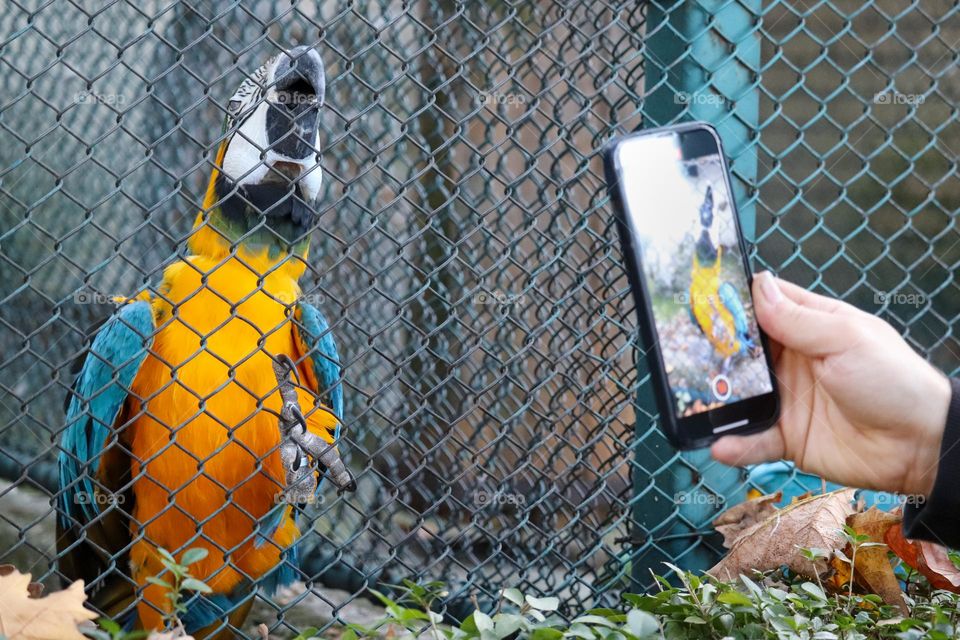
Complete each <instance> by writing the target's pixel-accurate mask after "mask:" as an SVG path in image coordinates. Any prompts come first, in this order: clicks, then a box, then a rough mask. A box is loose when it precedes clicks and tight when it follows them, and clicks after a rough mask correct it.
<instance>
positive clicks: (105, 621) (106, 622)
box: [97, 618, 122, 635]
mask: <svg viewBox="0 0 960 640" xmlns="http://www.w3.org/2000/svg"><path fill="white" fill-rule="evenodd" d="M97 624H98V625H100V628H101V629H103V630H104V631H107V632H108V633H110V634H113V635H115V634H118V633H120V632H121V631H122V629H121V628H120V625H119V624H117V623H116V622H114V621H113V620H111V619H110V618H100V619H99V620H97Z"/></svg>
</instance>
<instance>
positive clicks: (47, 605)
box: [0, 570, 97, 640]
mask: <svg viewBox="0 0 960 640" xmlns="http://www.w3.org/2000/svg"><path fill="white" fill-rule="evenodd" d="M29 589H30V574H23V573H20V572H19V571H16V570H13V571H12V572H10V573H7V574H6V575H2V576H0V602H2V603H3V606H2V607H0V636H2V637H6V638H10V640H86V636H84V635H83V634H82V633H80V631H79V630H78V629H77V624H78V623H81V622H85V621H87V620H93V619H94V618H96V617H97V614H96V613H94V612H93V611H90V610H89V609H85V608H84V606H83V603H84V601H86V599H87V596H86V595H85V594H84V593H83V580H77V581H76V582H74V583H73V584H71V585H70V586H69V587H67V588H66V589H64V590H63V591H55V592H54V593H51V594H49V595H47V596H44V597H42V598H32V597H30V591H29Z"/></svg>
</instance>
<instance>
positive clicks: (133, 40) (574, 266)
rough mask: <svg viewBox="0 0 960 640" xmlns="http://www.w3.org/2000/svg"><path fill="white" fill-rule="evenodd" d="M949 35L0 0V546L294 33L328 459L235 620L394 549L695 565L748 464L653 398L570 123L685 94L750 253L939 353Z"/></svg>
mask: <svg viewBox="0 0 960 640" xmlns="http://www.w3.org/2000/svg"><path fill="white" fill-rule="evenodd" d="M958 44H960V16H958V11H957V9H956V7H955V6H954V5H953V4H952V3H949V2H945V1H941V2H932V1H931V2H916V1H914V2H906V1H894V0H890V1H878V2H852V1H845V0H835V1H832V2H809V3H807V2H802V1H800V0H797V1H796V2H781V1H773V2H761V1H760V0H740V1H739V2H726V1H720V0H702V1H701V2H698V3H661V2H650V3H636V2H619V1H617V0H610V1H608V2H588V3H585V2H548V1H543V2H541V1H532V2H518V3H512V4H507V3H500V2H494V1H493V0H477V1H473V2H455V1H454V0H422V1H413V2H389V1H384V0H373V1H371V2H363V3H355V2H347V3H336V2H323V3H316V2H300V1H298V0H292V1H291V2H275V1H272V0H253V1H251V2H243V3H241V2H212V1H210V0H199V1H195V0H176V1H174V2H170V3H165V2H155V1H153V0H141V1H138V2H126V1H112V2H104V3H88V2H73V1H69V2H68V1H65V0H0V67H2V72H0V87H2V90H0V216H2V225H0V231H2V233H0V300H2V305H0V322H2V328H0V344H2V362H0V470H2V474H0V475H2V476H3V477H4V478H5V479H6V480H5V481H4V482H3V484H0V562H11V563H14V564H15V565H17V567H18V568H20V569H21V570H24V571H26V570H30V571H32V572H33V573H34V575H35V577H39V578H40V579H42V580H43V581H45V582H48V583H49V584H51V585H55V584H57V582H58V581H57V573H58V565H57V562H56V561H57V555H58V552H57V544H56V540H55V538H56V536H57V532H56V531H55V527H54V524H55V518H56V514H55V507H56V499H55V498H56V493H57V491H58V482H57V467H56V463H55V461H56V457H57V454H58V453H59V450H60V449H61V444H60V442H61V436H62V432H63V431H64V429H65V426H66V421H65V417H64V411H63V407H62V401H63V398H64V397H65V396H66V395H67V394H68V392H69V390H70V388H71V385H72V384H73V381H74V374H73V373H71V363H72V362H73V361H74V360H76V359H77V358H78V356H79V357H83V356H86V355H88V354H89V352H90V350H91V333H90V327H91V326H92V325H95V323H97V322H98V321H100V320H102V319H103V318H104V317H107V316H109V315H110V314H112V313H115V312H116V311H117V307H116V305H115V304H114V302H113V298H112V297H113V296H116V295H121V296H128V295H133V294H135V293H137V292H139V291H142V290H144V288H145V287H147V288H150V287H153V288H156V287H157V286H158V284H159V282H160V280H161V278H162V274H163V269H164V267H165V266H167V265H168V264H170V262H171V261H172V260H175V259H178V258H180V257H182V256H184V255H185V249H184V243H185V241H186V239H187V238H188V237H189V236H190V233H191V226H192V223H193V220H194V217H195V216H196V215H197V212H198V211H201V210H202V209H203V204H204V191H205V189H206V185H207V181H208V179H209V176H210V173H211V170H212V169H213V168H214V165H215V163H216V151H217V147H218V145H219V143H220V142H221V141H222V140H223V134H222V132H221V123H222V122H223V119H224V115H225V114H226V113H227V111H228V109H229V108H230V105H229V104H228V101H229V100H230V98H231V96H232V95H233V93H234V91H235V89H236V87H238V86H239V85H240V84H241V82H243V81H244V80H245V79H246V78H248V77H249V76H250V74H251V73H253V72H254V71H255V70H256V69H257V68H258V67H260V65H262V64H263V63H264V61H265V60H267V59H268V58H270V57H271V56H274V55H276V54H278V53H279V52H281V51H283V50H287V49H290V48H292V47H294V46H298V45H306V46H307V47H311V48H313V49H315V50H316V51H317V53H318V54H319V55H320V58H321V59H322V61H323V63H324V65H325V68H326V96H325V101H324V104H323V107H322V109H321V110H320V125H319V131H320V144H319V149H318V151H319V152H320V154H321V155H320V165H321V167H322V170H323V184H322V189H321V192H320V194H319V197H318V198H317V201H316V204H315V207H314V208H315V213H316V216H317V219H316V229H315V230H314V231H313V233H312V248H311V252H310V258H309V260H308V265H307V269H306V273H305V274H304V276H303V277H302V278H301V281H300V284H301V286H302V288H303V295H304V296H306V297H307V298H308V299H309V300H310V301H311V303H313V304H314V305H315V306H317V307H318V308H319V309H320V310H322V312H323V314H324V315H325V316H326V317H327V319H328V320H329V322H330V333H331V335H333V336H334V337H335V339H336V341H337V343H338V345H339V350H340V357H341V361H342V365H343V367H342V386H343V389H344V415H343V421H342V422H343V433H342V436H341V440H340V451H341V453H342V455H343V458H344V460H345V461H346V463H347V466H348V467H349V468H350V469H351V470H352V473H353V475H354V477H355V478H356V481H357V485H358V488H357V491H356V492H355V493H343V494H338V493H337V492H336V491H335V490H334V488H333V487H332V486H331V485H330V484H329V481H328V482H327V483H326V484H325V485H324V487H323V489H322V491H321V496H322V499H321V500H320V501H319V502H317V503H315V504H312V505H310V506H309V507H308V508H307V514H306V515H307V517H305V518H303V519H302V520H301V529H302V530H303V531H304V535H303V538H302V542H301V543H300V545H299V548H300V556H301V566H300V570H299V573H298V574H297V578H298V580H299V581H301V582H303V583H304V584H305V592H303V593H301V592H299V591H288V592H287V593H286V595H285V596H284V597H283V598H280V597H277V596H274V597H271V596H269V595H267V594H265V593H261V594H260V595H259V596H257V598H258V605H257V606H258V607H259V608H257V609H255V613H254V615H253V616H251V618H250V620H248V621H247V623H245V626H243V627H242V628H237V629H235V630H234V631H233V632H234V633H236V634H237V635H244V634H248V635H249V634H251V633H252V631H251V629H252V627H251V625H252V624H255V623H258V622H263V623H266V624H268V625H269V626H270V628H271V633H273V634H276V635H277V636H278V637H284V636H285V635H286V636H292V635H295V634H296V632H297V630H298V628H301V627H302V626H303V625H300V624H299V623H298V622H296V621H295V617H294V610H295V609H296V608H297V607H298V606H300V605H301V603H302V602H303V601H304V600H305V599H306V598H307V597H308V596H310V597H313V598H314V599H317V598H319V599H320V600H322V601H323V602H325V603H326V604H327V605H328V607H329V608H330V609H331V610H332V612H331V613H330V615H329V620H334V621H335V620H336V618H337V617H338V616H339V615H340V614H339V612H340V611H342V610H343V608H344V607H346V606H347V605H348V603H351V602H354V601H355V600H356V599H358V598H361V597H363V595H364V593H365V591H366V589H367V588H368V587H373V586H375V585H378V584H383V583H396V582H398V581H399V580H401V579H404V578H411V579H415V580H417V579H419V580H425V579H431V580H443V581H445V582H446V583H448V584H449V599H448V600H447V602H446V603H445V604H444V607H445V611H446V612H447V613H448V614H450V615H451V616H452V617H457V616H462V615H463V614H464V612H466V611H468V610H469V607H470V604H469V601H468V600H467V598H468V596H469V595H471V594H474V595H478V596H479V597H480V598H481V600H486V599H489V598H492V597H493V596H494V595H495V594H496V592H497V590H498V589H499V588H501V587H506V586H519V587H521V588H522V589H524V590H527V591H531V592H538V593H550V594H554V595H557V596H559V597H560V598H561V601H562V603H563V610H564V611H569V610H573V609H581V608H583V607H584V606H589V605H591V604H603V603H608V602H611V601H613V600H615V599H616V598H617V597H618V596H619V594H620V593H621V592H622V591H623V590H624V589H627V588H633V589H638V588H642V586H643V585H644V584H646V583H647V582H648V581H649V572H648V569H650V568H653V569H654V570H656V571H658V572H661V573H662V572H663V567H662V565H661V562H662V561H664V560H671V561H675V562H678V563H679V564H681V565H683V566H686V567H692V568H703V567H705V566H708V565H709V563H710V562H712V561H713V560H714V559H715V558H716V557H717V555H718V554H719V553H721V549H720V546H719V544H718V542H717V540H716V538H715V537H713V536H712V535H711V534H710V533H709V522H710V520H711V519H712V517H713V516H714V515H716V513H718V512H719V511H720V510H722V508H724V506H725V505H726V504H728V503H729V502H730V501H733V500H739V499H742V497H743V496H744V493H745V490H746V487H747V485H748V481H747V478H746V476H745V475H744V474H743V473H741V472H739V471H735V470H728V469H722V468H719V467H718V466H716V465H712V464H710V463H709V461H708V460H707V458H706V456H705V455H704V454H702V453H695V454H683V455H681V454H678V453H676V452H675V451H673V450H672V449H670V448H669V447H668V446H667V445H666V443H665V441H664V439H663V438H662V436H661V435H660V434H659V432H658V430H657V424H656V408H655V406H654V403H653V399H652V396H651V389H650V385H649V384H648V383H649V377H648V375H647V374H646V370H645V368H644V363H643V353H644V351H643V349H644V345H642V344H639V342H638V337H637V332H636V327H635V319H634V309H633V302H632V300H631V297H630V292H629V289H628V286H627V283H626V278H625V276H624V273H623V270H622V266H621V256H620V250H619V244H618V239H617V237H616V233H615V228H614V226H613V212H612V210H611V207H610V204H609V200H608V198H607V195H606V187H605V184H604V181H603V174H602V168H601V162H600V157H599V150H600V148H601V147H602V146H603V144H604V143H606V142H607V141H608V140H610V139H611V138H613V137H615V136H617V135H621V134H624V133H628V132H630V131H632V130H634V129H636V128H639V127H641V126H653V125H662V124H667V123H670V122H677V121H682V120H688V119H694V118H695V119H704V120H709V121H711V122H712V123H713V124H714V125H715V126H716V127H717V128H718V130H719V131H720V133H721V135H722V136H723V137H724V140H725V143H726V146H727V152H728V154H729V155H730V156H731V161H732V170H733V173H734V178H735V183H736V187H737V191H738V193H737V199H738V203H739V206H740V209H741V216H742V219H743V223H744V227H745V228H746V229H747V232H748V234H749V235H751V236H752V238H753V239H754V240H755V245H754V255H753V256H752V258H753V260H754V262H755V265H756V266H757V268H770V269H772V270H774V271H775V272H778V273H779V274H780V275H781V276H783V277H785V278H787V279H790V280H793V281H795V282H798V283H800V284H802V285H804V286H808V287H810V288H813V289H816V290H820V291H824V292H827V293H829V294H831V295H835V296H838V297H840V298H843V299H846V300H848V301H850V302H853V303H854V304H857V305H858V306H860V307H862V308H865V309H868V310H871V311H876V312H878V313H881V314H882V315H883V316H884V317H885V318H887V319H888V320H890V321H891V322H893V323H894V324H895V325H896V326H897V327H898V328H899V329H901V330H902V331H903V333H904V334H905V335H906V336H907V337H908V339H909V340H911V341H912V342H913V343H914V345H915V346H916V347H917V348H918V349H919V350H921V351H922V352H924V353H925V354H928V355H929V358H930V359H931V361H933V362H934V363H935V364H937V365H938V366H940V367H941V368H943V369H945V370H947V371H948V372H952V371H953V370H954V369H955V367H956V358H955V355H956V353H958V352H960V345H958V344H957V337H956V335H955V334H954V332H953V328H954V327H955V326H956V324H957V320H958V316H960V302H958V301H960V296H958V295H957V291H956V285H955V283H954V282H953V278H952V274H953V271H954V269H955V268H956V264H957V261H958V260H960V235H958V232H957V230H956V228H955V226H954V211H955V210H956V208H957V206H958V204H960V189H958V184H957V180H958V178H957V176H956V163H957V160H956V153H955V152H954V151H953V149H952V148H951V145H953V144H954V141H956V140H957V139H960V137H958V135H957V134H958V133H960V131H958V125H957V123H956V103H957V93H958V84H960V81H958V78H957V74H956V68H957V62H958V60H957V56H958V54H957V53H956V50H957V45H958ZM663 215H670V214H669V212H664V214H663ZM232 313H234V314H237V313H240V312H238V311H236V309H234V310H233V312H232ZM227 319H228V318H224V320H227ZM169 426H170V428H171V429H174V430H175V429H177V428H178V425H169ZM180 426H182V425H180ZM201 466H202V465H201ZM202 473H203V471H202V469H198V470H194V471H193V476H192V477H191V476H190V475H189V474H188V475H187V476H186V477H185V482H186V481H190V480H193V479H195V478H196V477H198V476H200V475H201V474H202ZM250 473H251V474H254V473H256V471H255V470H254V468H253V466H252V463H251V470H250ZM786 481H787V482H792V481H794V480H792V479H790V478H789V477H788V478H787V480H786ZM175 505H176V495H173V497H172V498H171V508H174V507H175ZM222 551H230V550H226V549H224V550H222ZM124 560H125V556H123V557H120V556H118V557H117V558H115V563H114V564H113V565H111V570H114V571H120V572H122V571H124V570H125V569H126V568H125V567H124V566H123V561H124ZM88 588H91V587H90V585H88ZM304 594H306V595H304ZM257 616H259V617H257ZM321 623H323V624H332V622H326V621H321V620H317V621H314V625H315V626H322V624H321Z"/></svg>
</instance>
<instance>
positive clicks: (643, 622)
mask: <svg viewBox="0 0 960 640" xmlns="http://www.w3.org/2000/svg"><path fill="white" fill-rule="evenodd" d="M627 629H628V630H629V631H630V633H631V634H632V635H635V636H637V637H638V638H644V637H646V636H649V635H653V634H655V633H658V632H659V631H660V625H659V623H657V619H656V618H655V617H653V616H652V615H650V614H649V613H647V612H646V611H641V610H640V609H632V610H631V611H629V612H628V613H627Z"/></svg>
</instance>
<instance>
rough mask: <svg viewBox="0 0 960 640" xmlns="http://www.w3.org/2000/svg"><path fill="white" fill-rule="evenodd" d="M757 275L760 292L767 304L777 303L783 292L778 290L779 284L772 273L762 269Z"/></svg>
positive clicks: (781, 298)
mask: <svg viewBox="0 0 960 640" xmlns="http://www.w3.org/2000/svg"><path fill="white" fill-rule="evenodd" d="M757 277H758V278H759V279H760V294H761V295H763V297H764V299H765V300H766V301H767V304H769V305H771V306H773V305H776V304H779V303H780V301H781V300H783V292H782V291H780V286H779V285H778V284H777V279H776V278H775V277H774V276H773V274H772V273H770V272H769V271H764V272H763V273H761V274H760V275H759V276H757Z"/></svg>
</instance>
